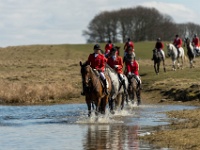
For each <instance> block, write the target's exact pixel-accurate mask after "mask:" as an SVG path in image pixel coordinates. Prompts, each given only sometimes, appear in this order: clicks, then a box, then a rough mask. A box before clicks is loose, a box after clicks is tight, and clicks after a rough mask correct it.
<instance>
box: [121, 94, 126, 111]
mask: <svg viewBox="0 0 200 150" xmlns="http://www.w3.org/2000/svg"><path fill="white" fill-rule="evenodd" d="M125 97H126V96H125V94H124V93H123V94H122V100H121V110H123V109H124V101H125V100H124V99H125Z"/></svg>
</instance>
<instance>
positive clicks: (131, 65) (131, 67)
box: [126, 60, 139, 75]
mask: <svg viewBox="0 0 200 150" xmlns="http://www.w3.org/2000/svg"><path fill="white" fill-rule="evenodd" d="M126 67H127V73H129V72H131V73H134V74H135V75H139V64H138V62H137V61H136V60H134V61H131V62H127V65H126Z"/></svg>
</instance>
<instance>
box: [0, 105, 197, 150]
mask: <svg viewBox="0 0 200 150" xmlns="http://www.w3.org/2000/svg"><path fill="white" fill-rule="evenodd" d="M193 108H195V107H192V106H179V105H164V106H161V105H158V106H155V105H141V106H140V107H136V106H131V107H128V106H126V107H125V110H124V111H122V112H117V113H116V114H115V115H111V114H109V113H108V112H107V113H106V115H105V116H101V115H100V116H99V117H98V119H97V117H95V115H94V113H93V114H92V117H91V118H88V117H87V107H86V104H70V105H53V106H0V149H3V150H4V149H5V150H7V149H10V150H27V149H28V150H36V149H37V150H39V149H41V150H81V149H84V150H103V149H113V150H118V149H119V150H120V149H123V150H129V149H130V150H132V149H141V150H147V149H152V147H151V145H148V144H147V143H145V141H139V140H138V138H137V136H138V135H139V134H140V135H143V134H148V133H149V132H150V131H149V128H148V127H149V126H150V127H152V126H157V125H165V124H167V123H168V122H167V121H168V120H167V118H166V115H165V114H164V113H161V112H164V111H170V110H182V109H193Z"/></svg>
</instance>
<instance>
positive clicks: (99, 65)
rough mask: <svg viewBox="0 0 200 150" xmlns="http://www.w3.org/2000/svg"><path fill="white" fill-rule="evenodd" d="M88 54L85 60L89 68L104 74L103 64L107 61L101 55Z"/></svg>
mask: <svg viewBox="0 0 200 150" xmlns="http://www.w3.org/2000/svg"><path fill="white" fill-rule="evenodd" d="M96 55H97V56H96V57H95V53H93V54H90V55H89V57H88V60H87V64H88V65H90V66H91V68H93V69H96V70H99V71H102V72H104V70H105V63H106V61H107V59H106V58H105V56H104V55H103V54H96Z"/></svg>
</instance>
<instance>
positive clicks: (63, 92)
mask: <svg viewBox="0 0 200 150" xmlns="http://www.w3.org/2000/svg"><path fill="white" fill-rule="evenodd" d="M72 50H73V49H69V48H68V47H65V46H60V45H59V46H51V45H43V46H39V45H35V46H34V45H33V46H19V47H8V48H1V49H0V102H1V103H2V104H38V103H48V102H59V101H62V102H64V101H67V100H70V99H71V98H77V97H80V90H81V88H80V79H81V78H80V73H79V68H78V66H79V64H78V63H79V59H80V58H75V56H76V52H72ZM79 53H80V52H79Z"/></svg>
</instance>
